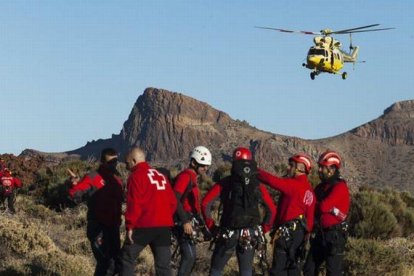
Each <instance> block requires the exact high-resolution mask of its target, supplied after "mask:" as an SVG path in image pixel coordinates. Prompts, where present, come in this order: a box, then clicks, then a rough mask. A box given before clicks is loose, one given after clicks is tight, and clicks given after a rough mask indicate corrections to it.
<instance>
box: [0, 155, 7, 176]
mask: <svg viewBox="0 0 414 276" xmlns="http://www.w3.org/2000/svg"><path fill="white" fill-rule="evenodd" d="M4 169H6V162H5V161H4V159H3V157H0V177H2V176H3V171H4Z"/></svg>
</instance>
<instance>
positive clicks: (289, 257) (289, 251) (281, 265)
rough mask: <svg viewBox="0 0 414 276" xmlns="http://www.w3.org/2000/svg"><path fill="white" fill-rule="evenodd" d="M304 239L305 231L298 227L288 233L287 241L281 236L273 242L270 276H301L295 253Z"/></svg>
mask: <svg viewBox="0 0 414 276" xmlns="http://www.w3.org/2000/svg"><path fill="white" fill-rule="evenodd" d="M304 237H305V230H304V228H303V227H301V226H299V225H298V226H297V228H296V229H295V230H291V231H290V237H289V239H288V240H287V239H286V238H285V237H283V236H282V237H280V238H279V239H277V240H276V241H275V244H274V247H273V261H272V268H271V269H270V273H269V274H270V275H277V276H279V275H281V276H284V275H289V276H293V275H298V276H300V275H301V273H300V267H299V265H298V262H297V253H298V249H299V247H300V245H301V244H302V243H303V239H304Z"/></svg>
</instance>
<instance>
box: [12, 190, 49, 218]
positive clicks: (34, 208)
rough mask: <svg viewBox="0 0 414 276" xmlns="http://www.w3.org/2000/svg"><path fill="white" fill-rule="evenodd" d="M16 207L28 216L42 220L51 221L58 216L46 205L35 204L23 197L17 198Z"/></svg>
mask: <svg viewBox="0 0 414 276" xmlns="http://www.w3.org/2000/svg"><path fill="white" fill-rule="evenodd" d="M16 206H17V207H18V209H19V210H22V211H23V212H24V213H25V215H26V216H30V217H33V218H38V219H41V220H46V219H47V220H50V219H51V218H52V217H54V216H55V214H56V213H55V212H53V211H52V210H50V209H49V208H47V207H45V206H44V205H40V204H35V203H34V202H33V200H32V199H31V198H29V197H27V196H23V195H22V196H18V197H17V200H16Z"/></svg>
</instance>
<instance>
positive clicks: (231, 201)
mask: <svg viewBox="0 0 414 276" xmlns="http://www.w3.org/2000/svg"><path fill="white" fill-rule="evenodd" d="M256 176H257V164H256V162H255V161H253V160H252V161H249V160H236V161H234V162H233V166H232V170H231V176H230V182H231V183H230V187H229V191H228V195H227V199H224V200H225V201H227V203H226V202H225V203H224V204H225V205H226V207H227V208H226V209H228V215H226V218H228V221H227V223H226V224H227V225H228V226H229V227H231V228H247V227H254V226H257V225H258V224H260V212H259V198H260V191H259V180H258V179H257V177H256Z"/></svg>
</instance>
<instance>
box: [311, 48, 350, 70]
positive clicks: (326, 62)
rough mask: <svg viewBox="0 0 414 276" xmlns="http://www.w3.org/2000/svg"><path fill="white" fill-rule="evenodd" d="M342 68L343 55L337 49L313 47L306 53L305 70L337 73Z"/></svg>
mask: <svg viewBox="0 0 414 276" xmlns="http://www.w3.org/2000/svg"><path fill="white" fill-rule="evenodd" d="M342 67H344V56H343V53H342V52H341V51H340V50H339V49H337V48H333V49H331V48H329V47H322V46H313V47H311V48H310V49H309V51H308V56H307V58H306V68H309V69H311V70H314V71H317V72H328V73H334V74H335V73H337V72H339V71H340V70H341V69H342Z"/></svg>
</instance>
